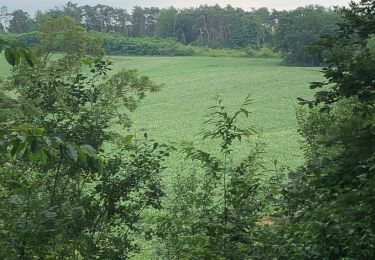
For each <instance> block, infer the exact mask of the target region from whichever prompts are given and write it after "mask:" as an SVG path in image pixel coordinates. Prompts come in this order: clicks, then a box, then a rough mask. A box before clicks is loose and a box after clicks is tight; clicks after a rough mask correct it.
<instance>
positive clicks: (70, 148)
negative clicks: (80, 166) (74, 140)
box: [66, 144, 78, 162]
mask: <svg viewBox="0 0 375 260" xmlns="http://www.w3.org/2000/svg"><path fill="white" fill-rule="evenodd" d="M66 153H67V154H68V156H69V157H70V158H71V159H73V160H74V161H75V162H76V161H77V160H78V153H77V150H76V149H75V148H74V147H73V146H72V145H70V144H68V145H67V146H66Z"/></svg>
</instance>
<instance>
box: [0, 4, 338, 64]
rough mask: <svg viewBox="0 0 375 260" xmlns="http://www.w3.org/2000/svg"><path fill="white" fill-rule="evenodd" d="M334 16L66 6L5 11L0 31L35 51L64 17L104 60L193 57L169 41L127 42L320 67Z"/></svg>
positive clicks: (317, 9) (325, 12)
mask: <svg viewBox="0 0 375 260" xmlns="http://www.w3.org/2000/svg"><path fill="white" fill-rule="evenodd" d="M336 11H337V10H333V9H327V8H325V7H321V6H307V7H300V8H297V9H296V10H292V11H277V10H272V11H269V10H268V9H267V8H259V9H256V10H255V9H254V10H252V11H244V10H242V9H240V8H234V7H231V6H227V7H225V8H222V7H220V6H218V5H216V6H200V7H199V8H189V9H182V10H178V9H175V8H173V7H170V8H167V9H160V8H141V7H139V6H136V7H134V8H133V9H132V11H131V13H128V12H127V11H126V10H124V9H120V8H113V7H110V6H106V5H96V6H88V5H85V6H79V5H77V4H73V3H71V2H69V3H67V4H66V5H65V6H63V7H61V8H55V9H52V10H49V11H46V12H41V11H38V12H37V13H36V15H35V17H34V18H32V17H30V15H29V14H28V13H26V12H24V11H22V10H16V11H13V12H9V11H8V9H7V8H6V7H3V8H2V9H1V12H0V24H1V25H0V30H1V28H3V30H4V29H6V30H7V31H8V32H10V33H14V34H24V35H21V36H19V37H20V38H21V39H23V41H24V43H26V44H28V45H29V46H33V45H35V44H36V42H37V39H38V33H37V31H38V30H39V28H40V27H41V26H42V24H43V22H44V21H45V20H46V19H49V18H53V19H57V18H60V17H64V16H67V17H70V18H71V19H73V20H74V22H75V23H76V24H77V25H79V26H81V27H83V28H85V29H86V30H87V31H92V32H98V33H97V36H98V37H101V38H104V43H103V44H104V46H103V47H104V49H105V50H106V52H107V53H108V54H130V55H168V54H169V55H182V56H185V55H193V54H194V50H192V49H189V48H184V47H183V46H179V45H176V44H173V42H170V41H169V42H168V41H166V42H164V41H162V42H160V41H156V40H147V39H146V40H145V39H143V40H139V39H138V40H136V41H134V39H133V40H132V39H129V37H149V38H150V37H151V38H172V39H174V40H176V41H177V42H179V43H181V44H184V45H195V46H206V47H208V48H216V49H217V48H231V49H243V50H244V52H245V53H246V54H247V55H248V56H250V57H251V56H255V53H256V52H257V51H259V50H261V49H262V48H263V50H262V52H263V56H267V51H268V56H270V57H272V51H271V50H275V51H276V52H280V53H281V54H282V55H283V57H284V62H285V63H287V64H295V65H310V66H311V65H319V63H320V62H321V59H320V57H318V56H314V55H311V54H310V52H309V51H308V49H309V48H310V47H311V46H312V44H313V43H314V42H315V41H316V40H318V38H319V37H320V36H322V35H325V34H327V35H328V34H332V33H333V32H334V31H335V28H336V27H335V24H336V23H338V22H339V21H340V15H338V14H337V12H336ZM25 33H26V34H25ZM100 33H101V34H100ZM116 36H117V37H116ZM119 36H122V37H119ZM129 46H130V47H129ZM176 46H177V47H176ZM163 47H164V49H163ZM152 48H154V50H151V49H152ZM176 48H177V49H178V50H176ZM160 49H161V50H160ZM269 53H271V54H269Z"/></svg>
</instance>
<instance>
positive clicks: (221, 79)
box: [0, 56, 321, 167]
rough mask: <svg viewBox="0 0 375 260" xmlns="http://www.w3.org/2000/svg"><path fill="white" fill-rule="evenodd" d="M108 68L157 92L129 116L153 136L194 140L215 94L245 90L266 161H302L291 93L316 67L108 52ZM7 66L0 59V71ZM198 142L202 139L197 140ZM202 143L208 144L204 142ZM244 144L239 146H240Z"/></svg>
mask: <svg viewBox="0 0 375 260" xmlns="http://www.w3.org/2000/svg"><path fill="white" fill-rule="evenodd" d="M111 59H112V60H113V61H114V72H116V71H118V70H120V69H122V68H126V69H134V68H136V69H138V70H139V72H140V73H141V74H144V75H147V76H150V78H151V79H152V80H154V81H156V82H157V83H162V84H164V87H163V89H162V91H160V92H158V93H154V94H150V95H148V96H147V97H146V99H145V100H144V101H143V102H142V103H141V104H140V106H139V108H138V110H137V111H136V112H135V114H134V115H133V121H134V125H135V128H136V129H147V131H148V133H149V135H150V136H151V137H152V138H155V139H156V140H158V141H162V142H173V141H181V140H188V141H194V140H195V141H198V140H200V138H199V137H198V136H197V134H198V133H199V131H200V130H202V123H203V121H204V118H203V115H204V114H206V113H207V110H206V108H207V107H209V106H212V105H214V104H215V100H214V98H215V97H216V96H217V95H219V96H220V97H221V98H222V99H224V103H225V104H226V105H227V106H228V107H229V108H232V109H236V108H237V107H238V106H239V105H240V104H241V103H242V102H243V100H244V98H245V97H246V96H247V95H248V94H250V96H251V98H252V99H253V100H254V101H253V106H252V107H251V110H252V112H253V113H252V115H251V116H250V119H249V122H248V124H252V125H254V124H255V125H257V126H261V127H262V129H263V139H264V141H265V142H266V145H267V146H266V149H267V153H266V155H265V157H266V160H267V161H268V162H269V163H270V162H271V161H273V160H274V159H277V160H278V162H280V163H281V164H283V165H288V166H290V167H295V166H297V165H298V164H299V163H301V162H302V160H303V158H302V153H301V150H300V148H299V139H300V138H299V135H298V133H297V121H296V117H295V108H296V106H297V100H296V98H297V97H299V96H302V97H309V96H311V93H312V92H311V91H310V90H309V89H308V83H309V82H311V81H316V80H318V79H320V77H321V76H320V73H319V69H318V68H301V67H286V66H282V65H281V64H280V60H276V59H247V58H222V57H220V58H218V57H217V58H213V57H127V56H112V57H111ZM9 70H10V66H8V65H7V64H5V62H4V58H3V57H1V60H0V76H7V75H9ZM203 145H204V143H203ZM206 148H208V147H206ZM245 149H246V147H239V148H238V151H239V152H241V151H244V150H245Z"/></svg>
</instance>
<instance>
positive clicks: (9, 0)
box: [0, 0, 350, 14]
mask: <svg viewBox="0 0 375 260" xmlns="http://www.w3.org/2000/svg"><path fill="white" fill-rule="evenodd" d="M68 1H69V0H0V6H3V5H5V6H8V7H9V9H10V10H14V9H23V10H25V11H27V12H29V13H30V14H34V13H35V12H36V11H37V10H48V9H51V8H53V7H55V6H61V5H63V4H64V3H66V2H68ZM349 1H350V0H71V2H75V3H78V4H79V5H86V4H87V5H96V4H105V5H110V6H113V7H121V8H124V9H127V10H131V8H132V7H133V6H135V5H138V6H142V7H149V6H155V7H169V6H174V7H177V8H184V7H196V6H199V5H202V4H207V5H215V4H217V3H218V4H219V5H221V6H226V5H228V4H230V5H232V6H233V7H241V8H243V9H245V10H250V9H251V8H259V7H268V8H269V9H277V10H291V9H294V8H296V7H299V6H305V5H309V4H319V5H323V6H336V5H340V6H343V5H347V3H348V2H349Z"/></svg>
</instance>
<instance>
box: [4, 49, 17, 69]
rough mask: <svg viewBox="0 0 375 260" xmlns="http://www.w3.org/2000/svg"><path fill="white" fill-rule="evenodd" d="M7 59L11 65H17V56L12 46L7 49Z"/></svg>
mask: <svg viewBox="0 0 375 260" xmlns="http://www.w3.org/2000/svg"><path fill="white" fill-rule="evenodd" d="M5 59H6V60H7V62H8V63H9V64H10V65H12V66H15V65H16V56H15V55H14V53H13V50H12V49H10V48H8V49H5Z"/></svg>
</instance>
